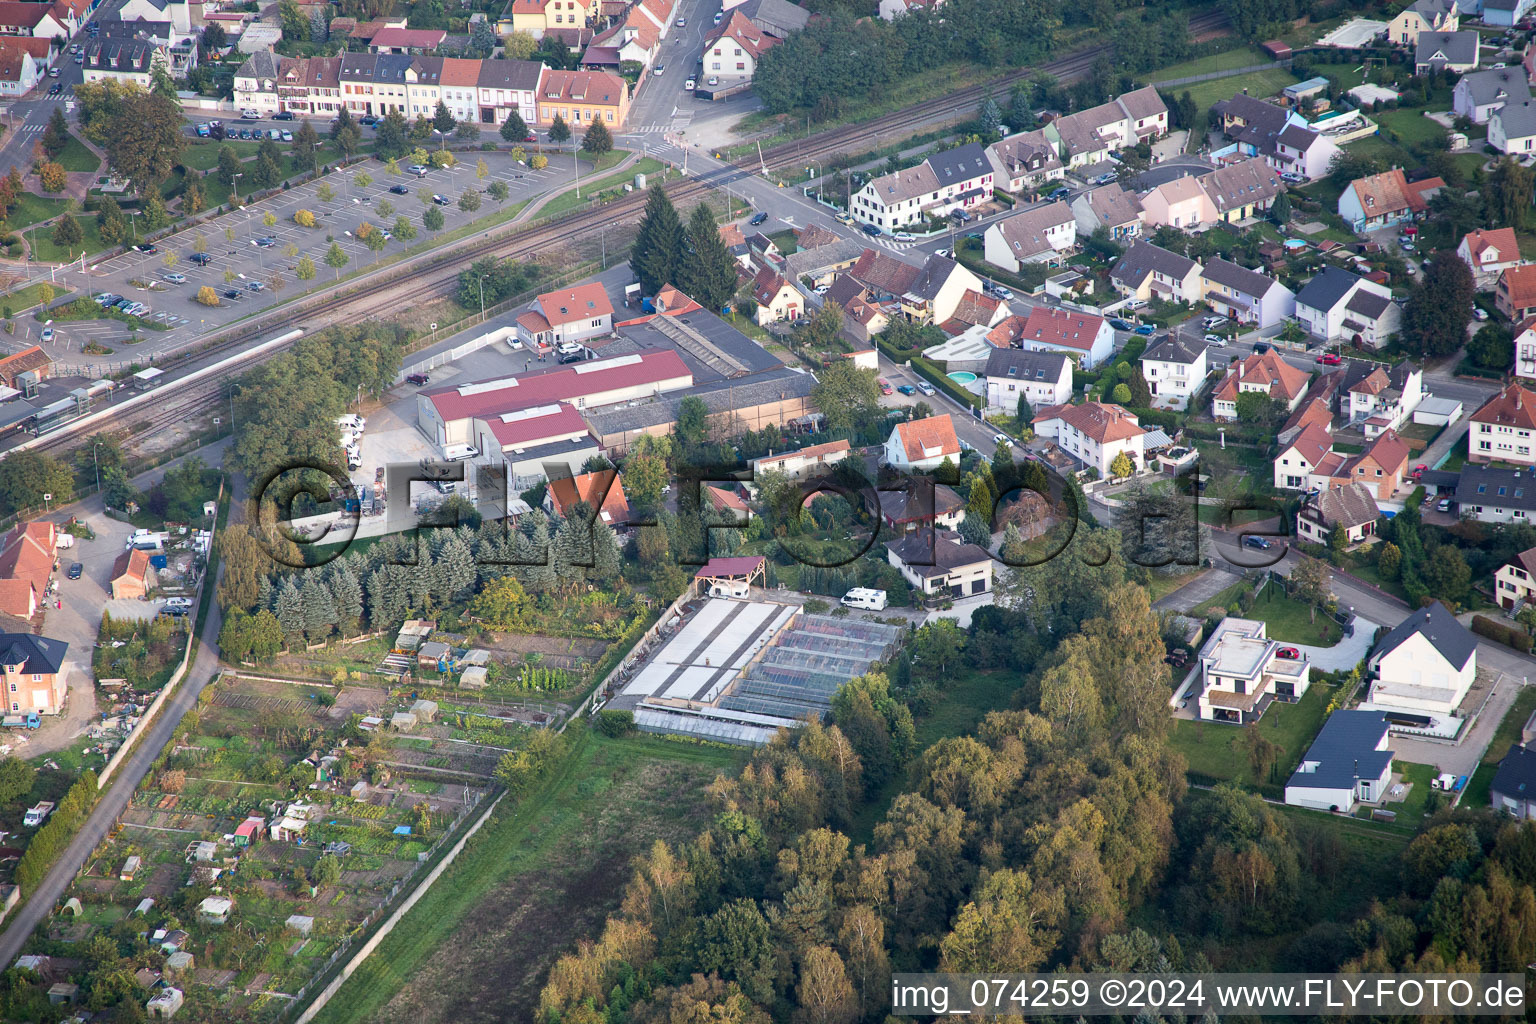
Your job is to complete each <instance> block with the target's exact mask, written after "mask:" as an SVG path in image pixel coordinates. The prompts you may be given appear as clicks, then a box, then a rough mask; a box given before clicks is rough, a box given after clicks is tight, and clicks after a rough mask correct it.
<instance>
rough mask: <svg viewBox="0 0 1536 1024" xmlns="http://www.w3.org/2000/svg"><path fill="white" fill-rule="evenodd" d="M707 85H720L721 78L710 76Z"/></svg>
mask: <svg viewBox="0 0 1536 1024" xmlns="http://www.w3.org/2000/svg"><path fill="white" fill-rule="evenodd" d="M707 84H709V85H712V86H714V85H719V84H720V76H719V75H710V76H709V82H708V83H707Z"/></svg>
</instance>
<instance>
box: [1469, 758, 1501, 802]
mask: <svg viewBox="0 0 1536 1024" xmlns="http://www.w3.org/2000/svg"><path fill="white" fill-rule="evenodd" d="M1498 773H1499V766H1498V765H1496V764H1489V763H1487V762H1486V761H1485V762H1483V763H1482V764H1479V765H1478V766H1477V770H1476V771H1474V772H1473V773H1472V778H1470V779H1469V780H1467V789H1466V792H1464V793H1463V794H1462V795H1461V806H1463V807H1487V806H1489V805H1490V804H1491V803H1493V777H1494V776H1495V775H1497V774H1498Z"/></svg>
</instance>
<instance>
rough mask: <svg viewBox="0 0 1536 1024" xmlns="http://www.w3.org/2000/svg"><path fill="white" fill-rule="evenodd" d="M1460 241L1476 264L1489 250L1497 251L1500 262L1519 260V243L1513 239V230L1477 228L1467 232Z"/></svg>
mask: <svg viewBox="0 0 1536 1024" xmlns="http://www.w3.org/2000/svg"><path fill="white" fill-rule="evenodd" d="M1462 241H1463V242H1466V243H1467V251H1468V252H1469V253H1471V254H1472V259H1473V260H1474V261H1476V262H1478V263H1481V262H1482V259H1483V253H1485V252H1487V251H1488V250H1489V249H1494V250H1497V252H1498V254H1499V258H1500V260H1501V261H1503V260H1510V259H1516V260H1517V259H1519V258H1520V243H1519V241H1517V240H1516V239H1515V229H1514V228H1479V229H1478V230H1476V231H1472V232H1468V234H1467V235H1466V237H1465V238H1463V239H1462Z"/></svg>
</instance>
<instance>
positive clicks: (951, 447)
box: [885, 413, 960, 473]
mask: <svg viewBox="0 0 1536 1024" xmlns="http://www.w3.org/2000/svg"><path fill="white" fill-rule="evenodd" d="M945 459H948V460H950V461H951V462H952V463H954V464H955V465H959V464H960V439H959V438H958V437H957V436H955V424H954V422H953V421H952V420H950V418H949V413H944V414H943V415H940V416H929V417H928V418H926V419H921V420H910V421H908V422H905V423H898V424H896V426H895V427H894V428H893V429H892V430H891V436H890V437H888V438H886V441H885V462H886V464H887V465H889V466H891V467H892V468H894V469H897V470H899V471H901V472H903V473H912V472H922V471H925V470H930V469H937V468H939V466H940V465H942V464H943V462H944V460H945Z"/></svg>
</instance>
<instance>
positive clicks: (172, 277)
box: [160, 271, 187, 284]
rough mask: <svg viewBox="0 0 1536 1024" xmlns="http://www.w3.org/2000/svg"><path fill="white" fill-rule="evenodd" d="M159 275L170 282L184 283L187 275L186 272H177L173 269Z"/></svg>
mask: <svg viewBox="0 0 1536 1024" xmlns="http://www.w3.org/2000/svg"><path fill="white" fill-rule="evenodd" d="M160 277H161V280H164V281H167V282H169V283H170V284H186V283H187V275H186V274H178V273H175V272H174V271H173V272H171V273H169V274H161V275H160Z"/></svg>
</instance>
